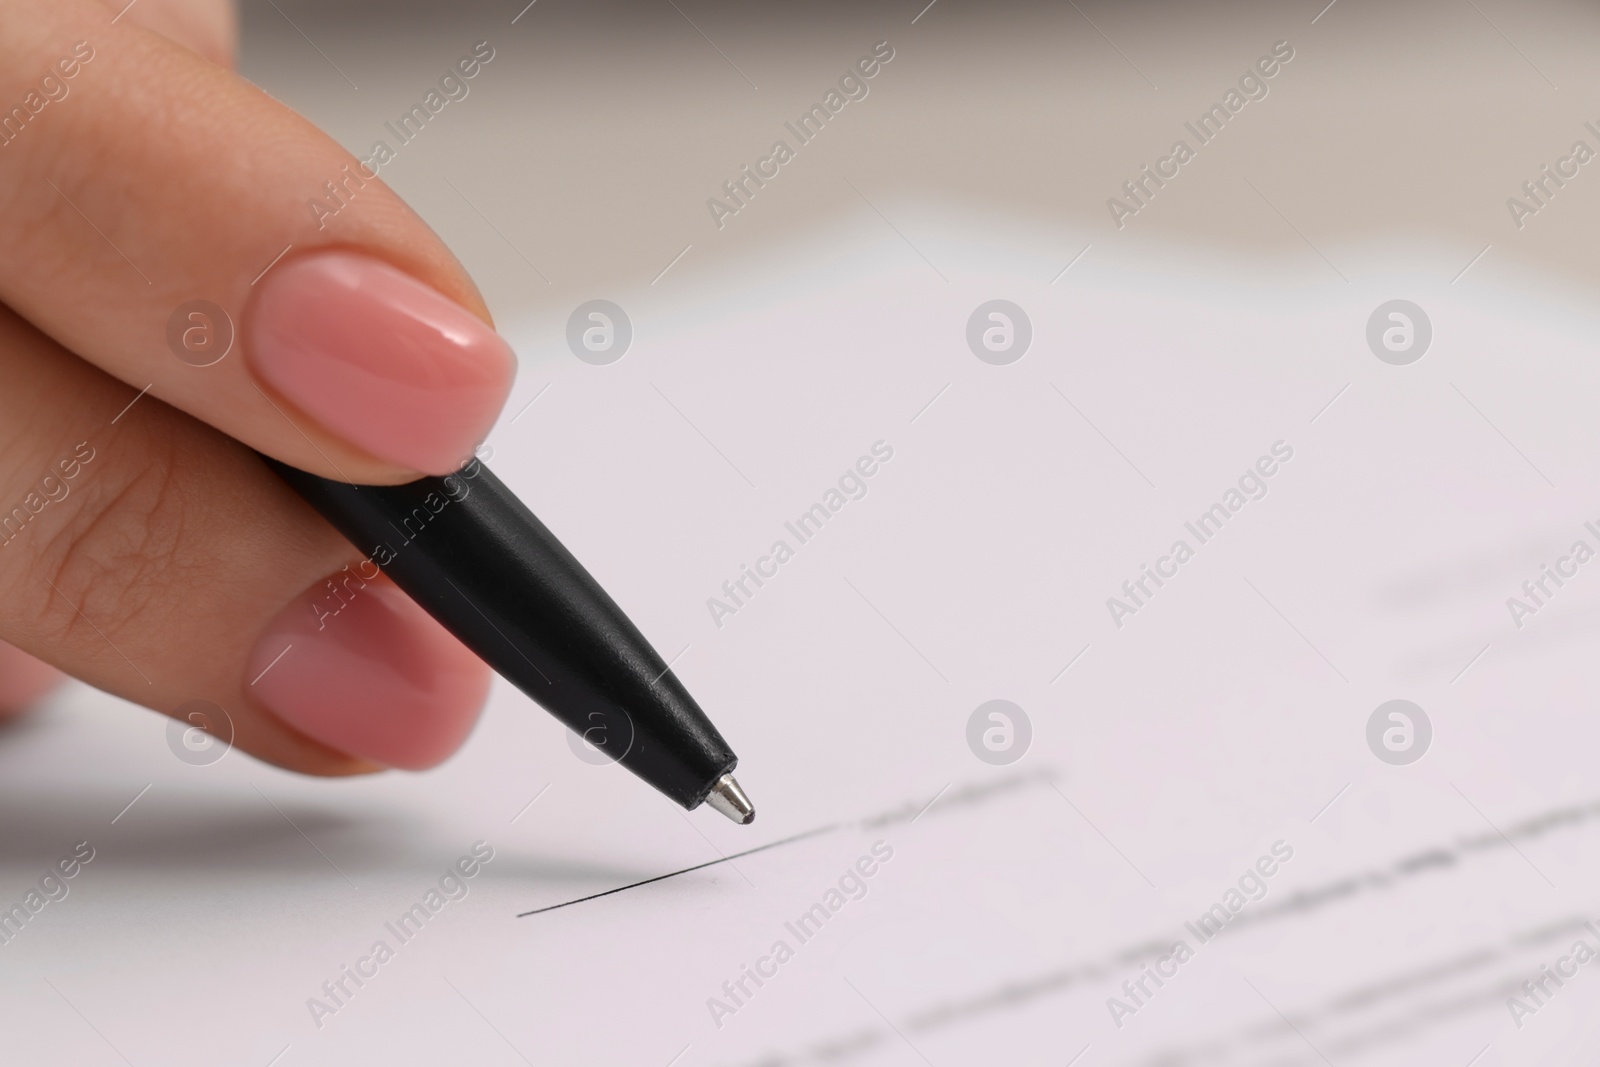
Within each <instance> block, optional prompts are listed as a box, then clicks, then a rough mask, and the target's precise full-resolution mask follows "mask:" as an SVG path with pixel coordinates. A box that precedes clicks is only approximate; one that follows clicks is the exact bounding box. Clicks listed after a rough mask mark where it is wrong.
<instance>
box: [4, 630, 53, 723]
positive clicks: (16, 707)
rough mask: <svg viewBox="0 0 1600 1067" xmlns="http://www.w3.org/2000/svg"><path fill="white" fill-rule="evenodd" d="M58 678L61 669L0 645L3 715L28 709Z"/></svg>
mask: <svg viewBox="0 0 1600 1067" xmlns="http://www.w3.org/2000/svg"><path fill="white" fill-rule="evenodd" d="M59 681H61V672H60V671H58V670H56V669H55V668H54V667H52V666H50V665H49V664H48V663H41V662H40V661H39V660H36V659H34V658H33V657H32V656H30V655H28V654H27V653H26V652H24V651H22V650H21V649H18V648H12V647H11V646H10V645H6V644H0V717H4V716H6V715H12V714H15V713H16V712H19V711H26V710H27V709H28V708H29V706H31V705H32V704H34V703H35V702H37V701H38V699H39V698H40V697H42V696H44V695H45V694H46V693H48V692H49V691H50V690H51V689H54V688H55V686H56V683H57V682H59Z"/></svg>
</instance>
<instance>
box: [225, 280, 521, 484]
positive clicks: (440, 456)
mask: <svg viewBox="0 0 1600 1067" xmlns="http://www.w3.org/2000/svg"><path fill="white" fill-rule="evenodd" d="M245 336H246V339H247V341H248V343H247V345H246V349H245V351H246V359H247V360H248V362H249V364H250V367H251V369H252V370H253V371H254V372H255V374H256V376H257V377H258V378H260V379H261V381H262V382H264V383H265V384H266V385H268V386H270V387H271V388H272V389H273V391H275V392H277V393H278V394H279V395H281V396H283V397H284V398H285V399H287V400H288V401H289V402H290V403H292V404H294V405H295V407H297V408H299V409H300V410H301V411H303V412H305V413H306V414H307V415H309V416H311V417H312V418H313V419H315V420H317V422H319V423H321V424H322V425H323V426H324V427H325V428H326V429H328V430H330V431H332V432H333V433H335V434H337V435H338V436H340V437H342V438H343V439H344V440H346V441H349V442H350V443H351V444H353V445H356V446H357V447H358V448H361V449H363V450H365V451H367V452H369V453H371V454H372V455H374V456H376V457H378V458H379V459H383V460H387V461H389V462H390V463H395V464H399V465H400V466H404V467H410V468H411V469H413V470H418V471H421V472H423V473H424V474H448V473H449V472H450V471H452V470H454V469H455V468H456V467H458V466H459V465H460V464H461V463H462V461H464V460H466V459H467V458H468V457H469V456H470V455H471V454H472V450H473V448H474V447H475V446H476V445H477V444H478V442H480V441H482V440H483V438H484V435H485V434H487V433H488V431H489V427H490V426H491V425H493V423H494V420H495V417H496V416H497V415H499V413H500V409H501V408H502V407H503V406H504V405H505V401H506V396H507V395H508V394H509V393H510V391H511V379H512V377H513V376H514V375H515V373H516V357H515V356H513V355H512V353H511V348H510V346H509V345H507V344H506V343H505V341H504V340H503V339H501V337H500V335H499V334H497V333H495V332H494V331H493V330H491V329H490V328H489V327H488V326H486V325H484V323H483V321H482V320H481V319H479V318H478V317H477V316H475V315H473V314H472V313H471V312H469V311H467V310H466V309H465V308H463V307H462V306H461V305H459V304H457V303H455V302H454V301H452V300H450V299H449V298H448V297H446V296H444V295H443V294H441V293H439V292H437V291H436V290H434V289H431V288H429V287H428V286H426V285H424V284H422V283H421V282H419V281H417V280H416V279H415V278H413V277H411V276H410V275H408V274H406V273H404V272H402V271H399V270H396V269H395V268H394V267H391V266H389V264H387V263H384V262H382V261H380V260H377V259H373V258H372V257H370V256H364V255H359V254H357V253H354V252H317V253H313V254H311V255H306V256H302V257H300V258H299V259H294V260H290V261H289V262H286V263H282V264H280V265H278V266H277V267H275V268H273V269H272V270H271V271H269V272H268V273H267V276H266V277H265V278H263V279H262V281H261V291H260V292H259V293H258V294H257V295H256V298H255V304H254V306H253V307H252V308H251V310H250V314H249V316H248V318H247V323H246V335H245Z"/></svg>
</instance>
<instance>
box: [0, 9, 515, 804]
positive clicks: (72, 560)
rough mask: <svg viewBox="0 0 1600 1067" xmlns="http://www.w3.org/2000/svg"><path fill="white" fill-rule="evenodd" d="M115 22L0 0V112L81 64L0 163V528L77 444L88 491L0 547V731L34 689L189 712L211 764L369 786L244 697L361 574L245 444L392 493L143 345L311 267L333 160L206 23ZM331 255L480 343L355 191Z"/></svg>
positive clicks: (310, 432) (335, 448) (236, 379)
mask: <svg viewBox="0 0 1600 1067" xmlns="http://www.w3.org/2000/svg"><path fill="white" fill-rule="evenodd" d="M124 2H125V0H118V2H116V3H103V2H101V0H55V2H42V0H0V105H3V106H4V107H7V108H9V107H10V106H11V105H12V103H14V102H16V101H20V100H21V98H22V95H23V94H24V93H25V92H26V91H27V90H28V88H29V87H30V86H32V85H37V84H38V79H39V77H41V76H42V75H44V74H45V73H47V72H48V71H49V69H50V66H51V64H52V63H54V62H55V61H56V60H57V59H59V58H60V57H61V56H62V55H63V54H65V51H64V49H63V42H66V43H67V48H70V45H71V42H74V41H78V40H88V41H90V42H91V43H92V44H93V46H94V48H95V51H96V55H95V58H94V60H93V62H92V64H91V65H87V66H85V68H84V74H83V75H80V76H79V77H78V78H76V79H75V80H74V81H73V84H72V91H71V94H70V96H69V97H68V98H67V99H66V100H64V101H62V102H61V103H60V104H59V105H57V104H51V105H49V106H48V107H47V108H46V112H45V113H43V114H42V115H41V119H40V121H37V122H35V123H33V124H32V125H30V126H29V128H28V129H27V131H26V132H25V134H23V135H22V136H20V137H18V138H17V140H16V141H14V142H13V143H12V144H10V145H7V146H5V147H4V148H0V248H4V249H5V250H6V252H5V254H4V255H3V256H0V508H3V509H8V508H10V507H11V506H12V505H13V504H14V503H16V502H18V501H20V500H22V499H23V498H24V497H25V496H26V494H28V493H29V492H31V491H34V490H35V489H37V487H38V485H39V481H40V478H41V476H43V475H44V474H47V473H49V472H50V471H51V470H52V468H53V467H54V466H55V465H56V464H57V463H58V462H59V461H60V460H61V458H62V457H65V456H70V455H72V453H73V451H74V448H75V446H77V444H78V443H79V442H81V441H89V442H91V444H92V446H93V448H94V449H95V459H94V463H93V471H94V473H93V476H92V477H83V478H80V479H78V480H77V481H75V482H74V483H73V488H72V491H71V493H70V494H69V495H68V496H67V497H66V498H64V499H63V500H61V501H60V503H59V504H56V503H52V504H51V505H49V506H48V507H46V508H44V509H43V510H42V511H41V512H39V513H38V515H37V516H36V517H35V518H34V519H33V520H32V521H31V522H30V523H29V524H28V526H27V527H26V531H25V534H24V535H23V536H18V537H16V538H15V539H14V540H12V541H10V542H9V543H6V544H4V545H3V546H0V712H6V713H16V712H17V711H19V710H21V709H23V708H26V707H28V706H29V705H30V704H33V703H35V702H36V701H37V700H38V699H39V698H40V697H41V695H42V694H43V693H45V692H46V691H47V690H48V689H49V687H50V686H51V685H52V684H53V682H54V681H55V680H56V679H57V678H58V675H57V674H55V673H54V672H55V671H60V672H65V673H66V674H70V675H72V676H74V677H77V678H80V679H82V680H84V681H86V682H88V683H89V684H91V685H94V686H96V687H98V688H100V689H103V690H106V691H108V692H111V693H114V694H116V695H118V696H121V697H125V698H127V699H128V700H130V701H133V702H135V703H138V704H142V705H144V706H146V707H150V708H154V709H156V710H158V711H162V712H166V713H171V712H172V710H173V709H175V708H176V707H178V706H179V705H181V704H183V703H184V702H185V701H188V700H192V699H197V698H203V699H208V700H212V701H215V702H216V703H218V704H220V705H222V706H223V707H226V708H228V709H229V710H230V713H231V714H232V717H233V720H234V725H235V730H236V734H235V739H234V743H235V745H236V746H237V747H239V748H241V749H243V750H245V751H247V752H249V753H251V754H253V755H255V756H257V757H259V758H261V759H264V760H266V761H268V762H271V763H274V764H277V765H279V766H282V767H286V768H290V769H294V770H298V771H302V772H306V773H311V774H321V775H343V774H353V773H362V772H366V771H370V770H374V769H376V768H375V767H374V766H373V765H372V764H369V763H366V762H364V761H362V760H359V759H355V758H353V757H350V756H348V755H345V754H343V753H340V752H336V751H333V750H332V749H330V748H327V747H325V746H324V745H322V744H320V743H318V742H316V741H313V740H311V739H310V738H308V737H306V736H304V735H303V734H301V733H299V732H297V731H295V730H294V729H292V728H290V727H289V726H288V725H286V724H285V723H283V722H281V721H280V720H278V719H277V718H276V717H274V716H273V715H272V714H270V712H268V711H267V710H265V709H264V708H262V707H260V706H259V705H258V704H257V703H256V702H255V701H254V700H253V699H252V697H251V695H250V692H249V690H248V687H247V685H246V682H245V680H244V679H245V674H246V661H247V659H248V656H249V654H250V651H251V649H252V647H253V644H254V642H255V640H256V638H257V636H258V635H259V634H260V633H261V632H262V630H263V628H264V627H265V626H266V624H267V623H268V621H269V620H271V619H272V618H273V617H274V616H275V615H277V613H278V612H279V611H281V610H283V608H284V607H285V605H286V604H288V603H289V602H290V600H291V599H292V598H293V597H294V596H295V595H296V594H298V593H300V592H301V591H303V590H306V589H308V588H310V587H312V586H314V585H317V584H319V583H320V582H321V581H322V580H323V578H324V577H325V576H327V575H329V574H331V573H333V572H335V571H337V570H339V568H340V567H342V566H344V565H346V564H354V563H356V562H357V561H358V560H359V559H360V558H361V557H360V553H358V552H356V551H355V550H354V549H352V547H351V546H350V545H349V544H348V543H347V542H345V541H344V540H343V539H342V538H341V537H340V536H339V535H338V534H337V533H335V532H334V531H333V530H332V529H331V528H330V527H328V526H327V525H326V524H325V523H323V522H322V521H321V520H320V519H319V518H318V517H317V516H315V514H314V513H312V512H311V511H310V509H309V508H308V507H307V505H305V504H304V503H303V502H301V501H300V500H299V499H298V498H297V497H295V496H294V495H293V494H291V493H290V492H289V491H288V490H287V488H285V487H284V486H283V485H282V484H281V483H279V482H278V481H277V480H276V479H275V478H274V477H273V476H272V475H271V474H270V473H268V472H267V471H266V469H265V468H264V467H263V466H262V465H261V464H260V462H259V461H258V460H257V459H256V458H255V457H253V456H252V455H250V454H249V452H248V450H247V449H246V447H245V445H246V444H247V445H249V446H250V447H252V448H255V449H258V450H260V451H262V452H265V453H267V454H270V455H272V456H274V457H276V458H278V459H281V460H283V461H285V462H288V463H290V464H293V465H296V466H299V467H302V468H304V469H307V470H311V471H313V472H315V473H318V474H322V475H325V476H330V477H339V476H348V477H349V478H350V479H351V480H354V481H357V482H364V483H372V484H389V483H397V482H403V481H408V480H410V479H412V478H414V477H416V476H417V472H415V471H409V470H405V469H401V468H399V467H396V466H394V465H392V464H389V463H386V462H384V461H381V460H378V459H376V458H374V457H372V456H369V455H366V454H364V453H363V452H362V451H361V450H360V449H358V448H356V447H354V446H353V445H351V444H348V443H346V442H344V441H342V440H340V439H339V438H338V437H337V436H335V435H333V434H332V433H330V432H329V431H327V430H325V429H322V428H320V427H318V426H317V425H316V424H315V423H314V422H312V421H310V420H308V419H304V418H294V420H293V422H292V423H291V421H290V419H288V418H286V417H285V414H286V412H287V413H289V414H293V408H292V405H289V404H287V402H286V401H284V400H282V398H274V397H271V396H270V395H269V394H268V392H266V391H263V390H262V389H261V388H259V386H258V384H257V383H256V382H255V381H254V380H253V379H252V378H251V375H250V372H249V369H248V367H247V365H246V362H245V361H244V360H243V359H237V358H234V359H225V360H223V361H222V362H221V363H219V364H217V365H216V366H215V367H211V368H208V369H207V370H206V372H205V373H203V374H202V373H197V372H196V371H195V369H194V368H192V367H189V366H187V365H186V364H184V363H182V362H181V361H179V360H177V359H175V358H174V357H173V355H172V353H171V352H170V351H168V350H167V348H166V345H165V342H164V334H163V330H162V324H163V323H165V321H166V319H167V317H168V315H169V314H170V313H171V311H172V309H173V308H175V307H176V306H177V305H178V304H180V303H182V302H184V301H185V300H188V299H190V298H192V297H194V296H195V294H197V293H213V292H217V291H218V290H219V287H220V288H221V289H222V290H224V291H227V292H233V293H237V294H239V295H240V299H241V300H242V299H243V298H244V296H245V295H247V294H248V293H249V292H250V290H249V284H250V282H251V280H252V279H253V278H254V277H255V276H256V275H257V274H258V273H259V272H261V270H262V268H263V267H264V265H265V264H266V263H268V262H269V261H270V260H271V259H272V257H273V255H274V254H276V252H277V251H278V250H280V249H282V248H283V247H284V246H286V245H289V244H291V243H292V244H293V245H294V248H295V249H296V252H297V254H299V253H301V252H304V251H313V250H316V249H319V248H327V247H331V245H330V241H329V237H328V235H327V234H326V233H322V232H319V231H318V230H317V229H316V227H315V226H314V225H313V222H312V219H311V217H310V215H309V213H307V211H306V210H305V197H306V194H305V190H306V189H307V187H308V186H309V187H312V188H314V187H315V186H316V185H318V184H320V182H321V181H322V180H323V179H325V178H328V177H332V176H334V175H336V174H337V173H338V172H339V170H340V168H341V167H343V166H344V165H346V164H351V165H352V166H353V165H354V162H355V161H354V159H353V157H351V156H350V155H349V153H347V152H345V151H344V150H343V149H342V148H340V147H339V146H338V145H337V144H336V143H335V142H334V141H332V140H331V139H330V138H328V137H327V136H326V135H324V134H323V133H321V132H320V131H319V130H317V129H316V128H315V127H313V126H311V125H310V124H309V123H307V122H306V121H305V120H304V119H302V118H300V117H299V116H298V115H296V114H294V113H293V112H291V111H289V110H288V109H286V108H284V107H283V106H282V105H280V104H278V103H276V102H275V101H273V100H272V99H271V98H270V97H268V96H266V95H265V94H264V93H262V92H261V91H260V90H259V89H257V88H255V87H253V86H251V85H250V84H249V83H247V82H245V81H243V80H242V79H240V78H238V77H237V76H236V75H235V74H234V73H233V71H232V62H233V56H234V51H235V22H234V17H233V12H232V9H231V7H230V5H229V4H228V3H227V0H139V2H138V3H136V4H134V5H133V6H132V7H131V8H128V9H127V11H126V13H125V14H124V15H123V17H122V18H121V19H119V20H118V21H117V22H116V23H115V24H112V23H111V16H112V15H114V14H115V13H116V12H117V11H118V10H120V9H121V8H122V6H123V3H124ZM90 72H92V74H93V77H90V76H89V73H90ZM45 119H48V121H44V120H45ZM52 185H53V186H54V188H52ZM58 190H59V191H58ZM67 200H70V202H71V203H70V204H69V203H67ZM80 211H81V214H80ZM85 216H87V217H88V218H89V219H93V220H97V223H98V225H99V227H100V229H101V230H103V231H104V235H102V233H100V232H97V230H96V228H95V227H94V226H91V225H86V224H85ZM113 245H114V246H115V247H114V248H113V247H112V246H113ZM339 247H341V248H347V249H353V250H355V251H359V252H364V253H366V254H368V255H372V256H375V257H377V258H380V259H382V260H385V261H387V262H389V263H390V264H392V265H394V266H396V267H398V268H400V269H401V270H403V271H405V272H406V273H408V274H410V275H411V276H412V277H414V278H417V279H418V280H420V281H422V282H425V283H426V284H428V285H430V286H432V287H433V288H434V289H436V290H438V291H439V292H441V293H443V294H445V295H446V296H448V297H450V298H451V299H453V300H455V301H456V302H457V303H459V304H460V305H462V306H463V307H465V308H466V309H468V310H469V311H470V312H471V313H473V314H475V315H477V316H479V317H481V318H482V319H483V320H484V321H485V322H488V312H487V309H486V308H485V307H484V305H483V302H482V300H481V298H480V297H479V295H478V292H477V289H476V288H475V287H474V286H473V284H472V282H471V281H470V279H468V277H467V276H466V273H465V272H464V271H463V270H462V268H461V266H460V264H459V263H457V262H456V260H455V258H454V257H453V256H452V255H451V254H450V253H449V251H448V250H447V249H446V248H445V247H444V246H443V244H442V243H441V242H440V241H439V239H438V237H437V236H435V235H434V234H433V232H432V231H431V230H429V229H428V227H427V226H426V225H425V224H424V223H423V222H422V221H421V220H420V219H419V218H418V217H417V216H416V215H415V214H414V213H413V212H412V211H411V210H410V209H409V208H408V207H407V206H406V205H405V204H404V203H403V202H401V201H400V199H399V198H398V197H396V196H395V195H394V194H393V193H392V192H390V191H389V190H388V189H387V188H386V187H384V186H383V185H382V183H381V182H379V181H373V182H372V183H371V184H370V185H369V187H368V188H367V189H364V190H363V192H362V204H361V211H360V212H351V213H350V217H349V218H348V219H341V226H340V234H339ZM119 250H120V251H119ZM124 255H126V256H127V259H126V260H125V259H123V258H122V257H123V256H124ZM129 260H131V261H132V262H133V263H136V264H138V272H139V273H135V272H134V271H133V270H132V269H131V268H130V266H129V262H128V261H129ZM140 274H142V275H143V276H144V277H145V278H148V279H149V281H148V283H147V282H146V281H145V280H144V278H141V277H140ZM147 384H148V385H150V386H151V388H150V391H149V393H148V394H147V395H146V396H145V397H144V398H143V399H141V400H140V401H139V403H138V405H137V407H135V408H134V409H132V414H130V415H129V416H128V417H126V418H122V419H120V420H119V421H118V422H117V423H116V424H115V425H112V424H111V420H112V418H113V417H115V416H117V414H118V412H120V411H122V410H123V409H124V408H125V407H126V406H127V405H128V403H129V402H130V401H131V400H132V399H133V398H134V396H135V395H136V394H137V393H138V391H139V390H140V389H142V388H144V387H145V386H146V385H147ZM280 409H284V410H280ZM239 442H244V444H241V443H239ZM219 487H225V488H222V489H219ZM40 661H43V663H41V662H40ZM44 663H47V664H49V665H50V667H51V668H53V669H47V668H46V667H45V666H43V664H44ZM135 664H136V665H137V667H136V668H135V667H134V666H133V665H135Z"/></svg>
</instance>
